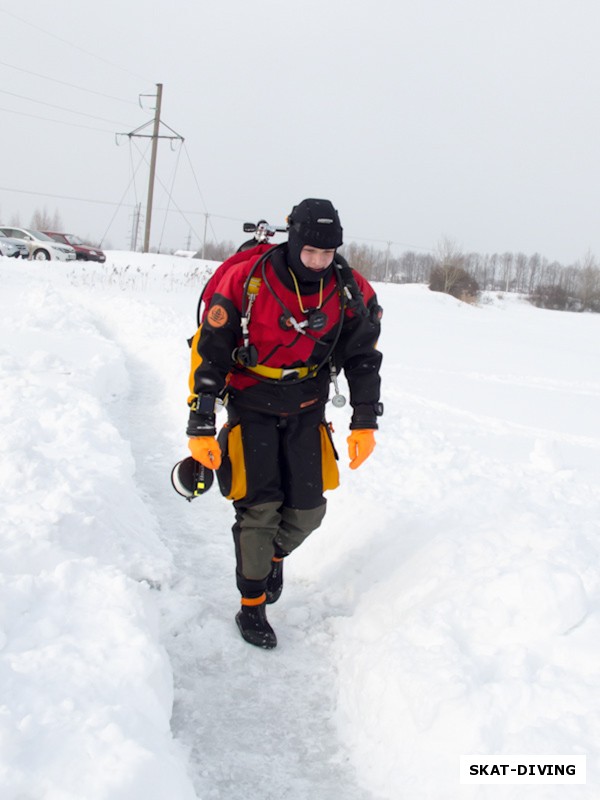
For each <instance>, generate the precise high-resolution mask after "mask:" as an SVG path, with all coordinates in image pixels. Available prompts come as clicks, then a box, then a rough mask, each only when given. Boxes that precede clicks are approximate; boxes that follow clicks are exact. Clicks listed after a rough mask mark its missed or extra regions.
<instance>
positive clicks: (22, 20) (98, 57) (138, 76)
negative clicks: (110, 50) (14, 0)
mask: <svg viewBox="0 0 600 800" xmlns="http://www.w3.org/2000/svg"><path fill="white" fill-rule="evenodd" d="M0 14H6V15H7V16H9V17H13V19H16V20H18V21H19V22H22V23H23V24H24V25H29V27H30V28H34V29H35V30H37V31H40V32H41V33H45V34H46V36H49V37H51V38H52V39H56V40H57V41H59V42H62V43H63V44H68V45H69V47H73V48H75V50H79V52H81V53H85V54H86V55H88V56H91V57H92V58H96V59H98V60H99V61H102V62H104V63H105V64H108V65H109V66H111V67H114V68H115V69H118V70H120V71H121V72H126V73H127V74H128V75H132V76H133V77H134V78H139V79H140V80H143V81H144V82H146V81H148V78H146V77H144V76H143V75H138V74H137V73H136V72H132V71H131V70H129V69H126V68H125V67H122V66H120V65H119V64H115V63H114V62H112V61H109V60H108V59H107V58H104V57H103V56H99V55H98V54H97V53H92V52H91V51H90V50H86V49H85V48H84V47H80V46H79V45H77V44H74V43H73V42H70V41H69V40H68V39H63V38H62V37H61V36H57V35H56V34H54V33H50V31H47V30H46V29H45V28H42V27H40V26H39V25H34V24H33V22H29V21H28V20H26V19H23V17H19V16H18V15H17V14H13V13H12V11H7V10H6V9H5V8H0Z"/></svg>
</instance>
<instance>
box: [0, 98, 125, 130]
mask: <svg viewBox="0 0 600 800" xmlns="http://www.w3.org/2000/svg"><path fill="white" fill-rule="evenodd" d="M0 92H1V93H2V94H8V95H10V96H11V97H18V98H19V99H20V100H27V101H28V102H29V103H38V105H40V106H46V107H47V108H56V109H57V110H58V111H66V112H67V113H68V114H79V116H80V117H88V119H97V120H99V121H100V122H109V123H114V124H115V125H126V124H127V123H125V122H119V120H116V119H106V118H105V117H96V116H95V115H94V114H86V113H85V112H84V111H74V110H73V109H72V108H65V107H64V106H57V105H54V103H46V101H45V100H36V99H35V98H34V97H26V96H25V95H24V94H17V93H16V92H9V91H8V89H0Z"/></svg>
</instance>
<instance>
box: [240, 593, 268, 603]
mask: <svg viewBox="0 0 600 800" xmlns="http://www.w3.org/2000/svg"><path fill="white" fill-rule="evenodd" d="M266 599H267V595H266V593H265V592H263V593H262V594H261V595H260V597H242V605H243V606H260V605H262V603H264V602H265V600H266Z"/></svg>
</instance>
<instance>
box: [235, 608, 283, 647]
mask: <svg viewBox="0 0 600 800" xmlns="http://www.w3.org/2000/svg"><path fill="white" fill-rule="evenodd" d="M244 601H246V602H244ZM247 602H248V601H247V599H246V598H242V607H241V609H240V610H239V611H238V613H237V614H236V615H235V621H236V622H237V626H238V628H239V629H240V633H241V634H242V638H244V639H245V640H246V641H247V642H249V643H250V644H253V645H256V647H262V648H264V649H265V650H272V649H273V648H274V647H276V646H277V637H276V636H275V631H274V630H273V628H272V627H271V626H270V625H269V623H268V621H267V614H266V610H265V601H264V599H263V600H262V602H260V603H258V604H255V605H247Z"/></svg>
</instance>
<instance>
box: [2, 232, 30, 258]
mask: <svg viewBox="0 0 600 800" xmlns="http://www.w3.org/2000/svg"><path fill="white" fill-rule="evenodd" d="M0 256H6V257H7V258H29V248H28V247H27V245H26V244H25V242H24V241H23V240H22V239H13V238H12V237H9V236H4V235H3V234H1V233H0Z"/></svg>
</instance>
